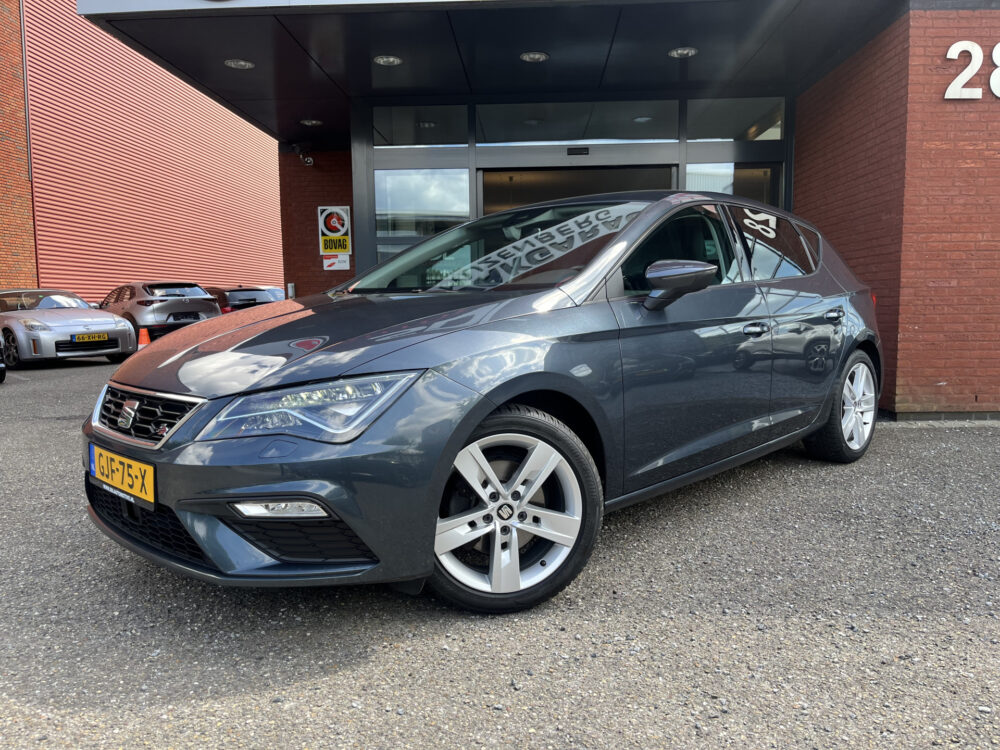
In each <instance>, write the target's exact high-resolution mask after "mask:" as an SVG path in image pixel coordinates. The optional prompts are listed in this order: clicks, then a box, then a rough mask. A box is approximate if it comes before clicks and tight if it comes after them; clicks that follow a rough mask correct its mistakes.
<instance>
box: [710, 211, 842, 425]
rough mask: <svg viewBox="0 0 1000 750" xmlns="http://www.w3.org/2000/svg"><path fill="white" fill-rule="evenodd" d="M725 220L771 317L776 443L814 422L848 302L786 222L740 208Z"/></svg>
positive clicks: (836, 356) (829, 382)
mask: <svg viewBox="0 0 1000 750" xmlns="http://www.w3.org/2000/svg"><path fill="white" fill-rule="evenodd" d="M729 211H730V214H731V216H732V218H733V221H734V223H735V225H736V227H737V229H738V234H739V235H740V238H741V240H742V242H743V245H744V252H745V254H746V256H747V257H748V258H749V260H750V273H751V276H752V278H753V279H754V280H755V281H756V282H757V284H758V285H759V286H760V289H761V290H762V291H763V293H764V299H765V301H766V304H767V309H768V313H769V314H770V317H771V345H772V357H773V365H772V368H771V369H772V380H771V419H772V422H773V425H774V435H775V436H778V435H783V434H787V433H789V432H793V431H794V430H797V429H799V428H802V427H805V426H806V425H808V424H810V423H811V422H813V420H814V419H815V418H816V417H817V416H818V413H819V410H820V408H821V407H822V405H823V403H824V402H825V400H826V397H827V395H828V394H829V393H830V389H831V388H832V386H833V380H834V378H835V377H836V375H837V372H836V369H837V363H838V362H839V361H840V359H841V355H842V353H843V347H844V335H843V325H842V323H843V319H844V315H845V311H846V309H847V308H846V302H847V298H846V294H845V292H844V289H843V288H842V287H841V286H840V285H839V284H838V283H837V282H836V280H835V279H834V278H833V277H832V276H831V275H830V274H829V273H827V272H826V271H825V269H823V267H822V264H821V263H819V259H818V257H817V256H816V251H815V250H814V249H813V247H812V246H811V245H809V244H808V243H806V241H805V240H804V239H803V237H802V236H801V234H800V233H799V231H798V229H796V227H795V225H794V224H793V223H792V222H791V221H789V220H788V219H786V218H784V217H782V216H779V215H777V214H772V213H769V212H767V211H758V210H757V209H755V208H747V207H744V206H739V205H731V206H729Z"/></svg>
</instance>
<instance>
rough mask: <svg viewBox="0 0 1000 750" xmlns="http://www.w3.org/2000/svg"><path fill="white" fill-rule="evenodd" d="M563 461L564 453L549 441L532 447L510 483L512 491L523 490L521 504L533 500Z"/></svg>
mask: <svg viewBox="0 0 1000 750" xmlns="http://www.w3.org/2000/svg"><path fill="white" fill-rule="evenodd" d="M562 462H563V457H562V455H561V454H560V453H559V452H558V451H557V450H556V449H555V448H553V447H552V446H551V445H548V444H547V443H537V444H536V445H535V447H534V448H532V449H531V451H530V452H529V453H528V455H527V457H526V458H525V459H524V461H523V462H522V463H521V465H520V466H519V467H518V468H517V472H516V474H515V476H514V479H513V480H511V482H510V484H509V485H508V488H509V490H510V491H511V492H513V491H514V490H519V491H520V492H521V500H520V504H521V506H524V505H525V504H526V503H527V502H528V501H529V500H531V498H532V496H533V495H534V494H535V493H536V492H537V491H538V488H539V487H541V486H542V485H543V484H545V480H546V479H548V478H549V475H550V474H551V473H552V472H553V471H555V469H556V467H557V466H559V464H560V463H562Z"/></svg>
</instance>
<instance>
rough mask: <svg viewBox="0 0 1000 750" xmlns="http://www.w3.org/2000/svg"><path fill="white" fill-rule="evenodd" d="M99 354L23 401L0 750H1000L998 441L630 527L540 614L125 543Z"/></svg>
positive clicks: (722, 483) (970, 440)
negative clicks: (307, 581)
mask: <svg viewBox="0 0 1000 750" xmlns="http://www.w3.org/2000/svg"><path fill="white" fill-rule="evenodd" d="M113 369H114V368H113V367H112V366H110V365H105V364H101V363H100V362H99V361H98V360H93V361H89V360H88V361H84V360H81V361H78V362H75V363H64V364H60V365H57V366H52V367H41V368H34V369H30V370H21V371H14V372H11V373H9V374H8V379H7V382H6V383H4V384H2V385H0V571H2V575H0V745H2V746H3V747H130V748H132V747H139V746H144V745H147V746H152V747H177V748H181V747H241V748H242V747H247V748H275V747H279V748H307V747H308V748H322V747H359V748H405V747H415V748H421V747H432V746H436V747H461V748H466V747H490V748H492V747H519V748H520V747H523V748H549V747H551V748H603V747H614V748H628V747H642V748H650V747H654V748H659V747H680V748H688V747H727V746H731V747H741V748H742V747H779V748H789V747H803V748H813V747H816V748H827V747H870V746H879V747H882V746H886V747H890V746H894V747H900V748H911V747H925V746H931V745H942V746H947V747H953V746H963V745H964V746H970V747H987V746H990V745H997V744H1000V716H998V714H1000V621H998V619H997V612H998V610H1000V587H998V583H997V581H998V576H1000V544H998V541H1000V525H998V524H1000V519H998V498H1000V490H998V473H1000V423H996V422H993V423H991V422H968V423H963V422H938V423H930V422H926V423H899V424H896V423H886V422H881V423H879V424H878V426H877V429H876V434H875V441H874V444H873V446H872V448H871V450H870V451H869V453H868V455H867V456H866V457H865V458H864V459H863V460H862V461H860V462H858V463H856V464H853V465H850V466H841V465H830V464H824V463H818V462H815V461H811V460H809V459H808V458H806V456H805V455H804V453H803V452H802V450H801V448H800V447H792V448H789V449H787V450H784V451H781V452H780V453H777V454H775V455H773V456H771V457H769V458H766V459H762V460H759V461H755V462H753V463H751V464H749V465H746V466H744V467H742V468H739V469H736V470H733V471H730V472H727V473H725V474H722V475H719V476H717V477H715V478H712V479H709V480H706V481H703V482H700V483H698V484H696V485H693V486H691V487H688V488H685V489H683V490H680V491H678V492H674V493H671V494H670V495H667V496H664V497H663V498H660V499H658V500H655V501H652V502H648V503H645V504H642V505H638V506H634V507H632V508H629V509H626V510H624V511H621V512H619V513H615V514H612V515H610V516H608V517H607V519H606V521H605V526H604V529H603V532H602V535H601V538H600V540H599V542H598V546H597V549H596V551H595V553H594V556H593V558H592V559H591V561H590V563H589V565H588V566H587V567H586V568H585V570H584V571H583V573H582V574H581V576H580V577H579V578H578V579H577V581H576V582H575V583H573V584H572V585H571V586H570V587H569V588H568V589H567V590H566V591H565V592H564V593H563V594H562V595H560V596H558V597H557V598H556V599H554V600H552V601H550V602H548V603H546V604H544V605H542V606H540V607H538V608H536V609H534V610H532V611H529V612H524V613H521V614H517V615H508V616H502V617H485V616H479V615H469V614H465V613H461V612H457V611H455V610H453V609H450V608H448V607H446V606H443V605H442V604H440V603H439V602H437V601H436V600H435V599H433V598H432V597H430V596H429V595H427V594H424V595H421V596H419V597H415V598H414V597H410V596H407V595H405V594H401V593H397V592H395V591H393V590H391V589H389V588H387V587H357V588H329V589H288V590H282V591H275V590H245V589H225V588H220V587H216V586H213V585H210V584H206V583H200V582H197V581H192V580H187V579H184V578H180V577H178V576H176V575H174V574H172V573H170V572H168V571H165V570H162V569H160V568H158V567H156V566H155V565H153V564H151V563H148V562H146V561H145V560H143V559H141V558H139V557H138V556H136V555H134V554H132V553H130V552H128V551H126V550H125V549H122V548H121V547H119V546H118V545H116V544H114V543H113V542H111V541H110V540H108V539H107V538H105V537H104V536H103V535H102V534H101V533H100V532H98V531H97V529H96V528H94V527H93V526H92V525H91V523H90V521H89V519H88V517H87V513H86V510H85V507H86V501H85V497H84V493H83V464H82V459H81V439H80V429H79V428H80V424H81V422H82V421H83V420H84V418H85V417H87V416H88V414H89V413H90V411H91V409H92V407H93V404H94V400H95V399H96V397H97V393H98V391H99V389H100V387H101V385H102V384H103V383H104V381H105V380H106V379H107V378H108V377H109V376H110V374H111V373H112V372H113Z"/></svg>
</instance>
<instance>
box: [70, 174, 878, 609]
mask: <svg viewBox="0 0 1000 750" xmlns="http://www.w3.org/2000/svg"><path fill="white" fill-rule="evenodd" d="M796 337H798V338H799V340H798V341H796ZM747 341H753V342H754V344H753V347H752V352H751V353H748V351H747V348H746V346H745V342H747ZM774 341H780V342H781V346H780V348H778V347H775V346H774V345H773V342H774ZM819 341H822V343H823V346H822V347H818V346H816V344H817V342H819ZM751 354H752V356H751ZM734 362H738V363H739V364H738V366H734ZM881 363H882V357H881V353H880V348H879V338H878V333H877V331H876V326H875V309H874V299H873V297H872V295H871V293H870V292H869V290H868V289H867V288H866V287H865V286H864V285H863V284H861V283H860V282H859V281H858V280H857V279H856V278H855V277H854V275H853V274H852V273H851V272H850V271H849V270H848V268H847V267H846V266H845V265H844V263H843V262H842V261H841V259H840V258H839V257H838V256H837V254H836V252H835V251H834V249H833V248H832V247H831V246H830V244H829V243H828V242H827V241H826V240H825V239H824V238H823V237H822V235H821V234H820V233H819V232H818V231H817V230H816V228H815V227H813V226H811V225H809V224H808V223H806V222H804V221H802V220H801V219H799V218H797V217H795V216H792V215H790V214H788V213H786V212H784V211H780V210H777V209H775V208H773V207H770V206H766V205H762V204H758V203H753V202H750V201H746V200H741V199H738V198H733V197H732V196H728V195H719V194H711V193H678V192H637V193H620V194H609V195H596V196H586V197H582V198H575V199H567V200H561V201H556V202H551V203H545V204H539V205H534V206H527V207H523V208H518V209H515V210H512V211H506V212H503V213H498V214H493V215H490V216H487V217H484V218H482V219H478V220H475V221H472V222H469V223H466V224H463V225H461V226H458V227H456V228H453V229H450V230H448V231H446V232H444V233H442V234H439V235H437V236H435V237H431V238H429V239H427V240H425V241H424V242H422V243H420V244H418V245H416V246H414V247H412V248H410V249H409V250H407V251H405V252H403V253H400V254H399V255H397V256H395V257H393V258H392V259H390V260H389V261H387V262H386V263H383V264H382V265H380V266H378V267H376V268H374V269H372V270H371V271H368V272H367V273H364V274H362V275H361V276H359V277H357V278H355V279H354V280H352V281H351V282H349V283H346V284H344V285H342V286H340V287H337V288H336V289H333V290H331V291H329V292H327V293H325V294H320V295H315V296H311V297H306V298H303V299H295V300H287V301H284V302H276V303H274V304H270V305H266V306H260V307H254V308H251V309H249V310H245V311H242V312H236V313H232V314H230V315H226V316H224V317H222V318H219V319H216V320H210V321H206V322H203V323H199V324H196V325H193V326H191V327H189V328H187V329H185V330H184V331H181V332H178V333H176V334H174V335H172V336H171V337H170V338H168V339H165V340H162V341H159V342H156V343H154V344H152V345H151V346H149V347H147V348H146V349H145V350H144V351H142V352H140V353H139V354H138V355H136V356H134V357H132V358H131V359H130V360H129V361H128V362H126V363H125V365H124V366H122V367H121V368H120V369H119V370H118V371H117V372H116V373H115V374H114V376H113V380H112V382H110V383H108V385H107V386H106V388H105V389H104V391H103V392H102V393H101V395H100V397H99V399H98V401H97V403H96V405H95V407H94V411H93V415H92V417H91V418H90V419H88V420H87V422H86V423H85V425H84V428H83V431H84V444H83V463H84V467H85V472H86V478H85V485H86V491H87V496H88V500H89V506H90V507H89V512H90V515H91V518H92V520H93V521H94V523H95V524H96V525H97V526H98V527H99V528H100V529H101V530H102V531H104V532H105V533H106V534H108V535H109V536H110V537H111V538H113V539H115V540H117V541H118V542H119V543H121V544H122V545H124V546H126V547H128V548H130V549H132V550H134V551H135V552H137V553H139V554H141V555H144V556H145V557H147V558H149V559H151V560H153V561H155V562H157V563H159V564H161V565H163V566H165V567H167V568H170V569H172V570H174V571H178V572H181V573H184V574H187V575H191V576H194V577H197V578H200V579H203V580H207V581H214V582H217V583H223V584H232V585H242V586H289V585H327V584H350V583H376V582H393V583H396V584H398V585H401V586H404V587H405V588H408V589H410V590H413V591H416V590H419V589H420V587H421V586H422V585H423V584H424V582H429V584H430V586H431V587H432V588H433V590H434V591H435V592H437V594H438V595H439V596H441V597H442V598H444V599H446V600H447V601H449V602H452V603H453V604H456V605H458V606H461V607H464V608H467V609H471V610H476V611H481V612H506V611H513V610H518V609H523V608H525V607H530V606H532V605H534V604H537V603H539V602H541V601H543V600H545V599H547V598H548V597H551V596H553V595H554V594H556V593H557V592H559V591H560V590H562V589H563V588H564V587H565V586H567V585H568V584H569V583H570V582H571V581H572V580H573V578H574V577H575V576H576V575H577V574H578V573H579V572H580V570H581V569H582V568H583V566H584V564H585V563H586V561H587V559H588V557H589V556H590V554H591V551H592V550H593V548H594V545H595V542H596V540H597V536H598V532H599V530H600V528H601V523H602V519H603V516H604V513H605V512H606V511H611V510H614V509H616V508H621V507H624V506H626V505H629V504H630V503H634V502H638V501H641V500H645V499H649V498H653V497H656V496H659V495H662V494H663V493H665V492H667V491H669V490H671V489H673V488H676V487H679V486H681V485H684V484H687V483H690V482H693V481H695V480H698V479H701V478H703V477H706V476H708V475H710V474H713V473H716V472H719V471H722V470H724V469H727V468H729V467H732V466H736V465H738V464H740V463H743V462H746V461H750V460H752V459H754V458H756V457H759V456H762V455H764V454H766V453H769V452H771V451H774V450H777V449H779V448H781V447H783V446H786V445H788V444H790V443H792V442H795V441H798V440H804V441H805V445H806V447H807V449H808V451H809V452H810V453H811V454H812V455H814V456H816V457H818V458H821V459H827V460H832V461H838V462H851V461H854V460H856V459H858V458H860V457H861V456H862V455H863V454H864V453H865V451H866V450H867V448H868V446H869V444H870V441H871V439H872V433H873V428H874V421H875V414H876V404H877V400H878V394H879V388H880V383H881V371H882V364H881ZM705 522H706V523H709V520H708V519H706V521H705ZM664 543H665V544H666V543H669V540H664Z"/></svg>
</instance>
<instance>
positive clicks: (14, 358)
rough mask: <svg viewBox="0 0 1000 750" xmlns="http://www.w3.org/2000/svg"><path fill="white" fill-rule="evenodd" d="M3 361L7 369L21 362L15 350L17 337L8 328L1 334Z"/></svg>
mask: <svg viewBox="0 0 1000 750" xmlns="http://www.w3.org/2000/svg"><path fill="white" fill-rule="evenodd" d="M3 361H4V364H5V365H7V367H17V365H18V364H19V363H20V361H21V355H20V354H19V353H18V349H17V336H15V335H14V332H13V331H12V330H10V329H9V328H5V329H4V332H3Z"/></svg>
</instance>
